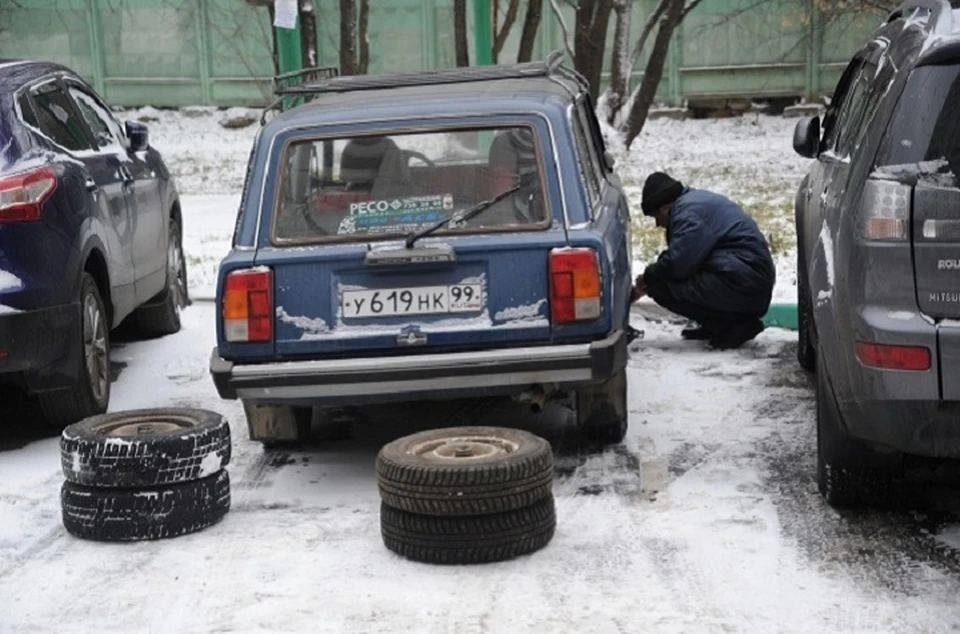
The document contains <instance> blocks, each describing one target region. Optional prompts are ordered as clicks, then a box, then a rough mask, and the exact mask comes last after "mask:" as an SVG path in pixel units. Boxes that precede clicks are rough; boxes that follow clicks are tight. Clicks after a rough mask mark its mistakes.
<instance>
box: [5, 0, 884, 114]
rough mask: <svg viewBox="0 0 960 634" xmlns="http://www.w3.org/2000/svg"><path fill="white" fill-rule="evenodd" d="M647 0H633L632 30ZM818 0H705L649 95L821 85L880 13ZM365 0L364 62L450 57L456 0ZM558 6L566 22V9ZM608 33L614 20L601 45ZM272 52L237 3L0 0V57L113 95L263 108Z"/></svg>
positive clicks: (321, 18) (553, 39)
mask: <svg viewBox="0 0 960 634" xmlns="http://www.w3.org/2000/svg"><path fill="white" fill-rule="evenodd" d="M655 2H656V0H640V1H638V2H636V6H635V11H634V16H633V25H632V26H633V28H632V32H633V33H634V36H635V35H636V34H637V33H639V31H640V30H641V29H642V27H643V24H644V22H645V21H646V16H647V15H648V12H649V11H650V10H651V8H652V6H653V5H654V4H655ZM558 4H562V5H564V6H566V3H558ZM819 4H820V3H819V2H817V1H816V0H769V1H768V2H762V3H758V2H757V0H704V1H703V2H702V4H701V5H700V6H699V7H698V8H697V9H696V10H695V11H694V12H692V13H691V14H690V16H689V17H688V18H687V20H686V21H685V22H684V25H683V27H682V28H681V29H679V30H678V32H677V34H676V39H675V41H674V44H673V46H671V52H670V56H669V60H668V66H667V68H666V70H665V73H664V80H663V82H662V84H661V86H660V91H659V95H658V98H659V100H660V101H664V102H669V103H680V102H682V101H684V100H687V99H693V98H713V97H725V96H747V97H765V96H766V97H770V96H789V95H805V96H811V95H817V94H821V93H825V92H829V91H830V90H831V89H832V87H833V86H834V85H835V83H836V81H837V78H838V77H839V73H840V72H841V71H842V69H843V66H844V65H845V63H846V61H847V60H848V59H849V58H850V57H851V56H852V54H853V52H854V51H855V50H856V49H857V48H858V47H859V46H860V44H861V43H862V42H863V40H864V39H865V38H866V37H867V36H868V34H869V33H870V31H871V30H872V29H873V28H875V27H876V26H877V24H878V23H879V19H880V18H879V16H878V15H877V14H862V13H861V14H858V15H842V16H835V15H832V14H828V13H822V12H820V11H818V10H816V9H815V7H816V6H818V5H819ZM370 5H371V7H370V27H369V41H370V69H369V70H370V72H384V71H394V70H417V69H430V68H440V67H448V66H453V65H454V41H453V27H452V25H453V8H452V5H453V2H452V0H372V1H371V3H370ZM314 7H315V12H316V15H317V31H318V40H319V41H318V58H319V59H318V63H319V64H320V65H338V50H339V47H338V37H339V36H338V34H339V23H338V22H339V20H338V15H339V3H338V2H337V0H314ZM564 11H565V13H564V16H565V18H564V21H565V22H566V24H567V27H568V29H572V28H573V24H574V16H573V12H572V10H571V9H569V8H565V9H564ZM472 14H473V12H472V11H468V12H467V15H468V31H470V30H471V29H472V18H473V15H472ZM522 20H523V10H521V16H520V18H519V19H518V20H517V24H516V25H515V26H514V29H513V32H512V34H511V36H510V37H509V38H508V40H507V42H506V45H505V47H504V51H503V52H502V53H501V55H500V60H501V61H509V60H513V59H515V58H516V51H517V48H518V46H519V39H520V30H521V25H522ZM612 36H613V28H612V20H611V28H610V33H609V38H610V44H611V45H612ZM559 48H563V30H562V27H561V25H560V23H559V21H558V20H556V18H555V17H554V15H553V13H552V11H551V10H550V2H544V20H543V24H542V26H541V29H540V33H539V35H538V37H537V41H536V44H535V48H534V56H535V57H540V58H542V57H545V56H546V54H547V53H548V52H549V51H551V50H555V49H559ZM271 50H272V44H271V25H270V23H269V18H268V15H267V11H266V10H265V9H263V8H256V7H252V6H250V5H248V4H247V3H246V2H245V1H244V0H16V1H15V3H14V2H13V0H0V57H18V58H22V57H31V58H38V59H48V60H53V61H57V62H60V63H63V64H65V65H67V66H70V67H72V68H73V69H75V70H76V71H77V72H79V73H80V74H82V75H83V76H84V77H85V78H86V79H87V80H88V81H90V82H91V83H93V84H94V86H95V87H96V88H97V89H98V90H99V91H100V92H101V93H102V94H103V95H104V96H105V98H106V99H107V100H108V101H109V102H110V103H113V104H116V105H124V106H133V105H145V104H152V105H155V106H183V105H188V104H216V105H262V104H264V103H265V102H266V101H267V100H268V97H269V90H270V84H269V78H270V76H271V75H272V66H271ZM470 50H471V51H473V43H472V36H471V43H470ZM607 56H608V57H609V46H608V54H607ZM606 66H607V72H606V73H605V75H607V76H608V75H609V68H608V67H609V61H608V62H607V63H606ZM642 67H643V65H642V63H641V64H638V65H637V72H635V73H634V80H636V78H637V77H639V72H640V70H642Z"/></svg>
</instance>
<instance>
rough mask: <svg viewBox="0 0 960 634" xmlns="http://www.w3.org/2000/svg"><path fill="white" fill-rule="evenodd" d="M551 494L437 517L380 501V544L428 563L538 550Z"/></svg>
mask: <svg viewBox="0 0 960 634" xmlns="http://www.w3.org/2000/svg"><path fill="white" fill-rule="evenodd" d="M556 526H557V515H556V510H555V508H554V502H553V496H552V495H551V496H548V497H546V498H543V499H542V500H540V501H539V502H537V503H536V504H533V505H532V506H528V507H526V508H521V509H515V510H512V511H506V512H504V513H496V514H493V515H467V516H448V517H437V516H433V515H418V514H415V513H407V512H406V511H401V510H399V509H395V508H391V507H390V506H388V505H386V504H381V505H380V533H381V536H382V538H383V543H384V545H385V546H386V547H387V548H388V549H390V550H392V551H393V552H395V553H397V554H398V555H400V556H402V557H406V558H407V559H412V560H414V561H421V562H425V563H433V564H481V563H490V562H494V561H505V560H507V559H513V558H515V557H519V556H521V555H527V554H530V553H532V552H535V551H537V550H540V549H541V548H543V547H544V546H546V545H547V544H548V543H550V540H551V539H553V534H554V532H555V531H556Z"/></svg>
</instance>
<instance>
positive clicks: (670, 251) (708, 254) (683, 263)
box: [644, 189, 776, 306]
mask: <svg viewBox="0 0 960 634" xmlns="http://www.w3.org/2000/svg"><path fill="white" fill-rule="evenodd" d="M702 272H707V273H712V274H715V276H716V277H719V278H721V280H722V282H723V284H722V285H718V287H717V292H718V293H729V294H731V295H735V296H736V297H731V300H736V301H739V302H743V301H745V300H754V301H756V302H757V305H758V306H765V305H767V304H769V302H770V297H771V295H772V294H773V285H774V282H775V281H776V267H775V266H774V264H773V258H772V257H771V255H770V248H769V246H768V245H767V240H766V238H765V237H764V236H763V234H762V233H761V232H760V228H759V227H757V223H756V222H754V220H753V218H751V217H750V216H749V215H748V214H747V213H746V212H744V211H743V210H742V209H741V208H740V207H739V206H738V205H737V204H736V203H734V202H733V201H731V200H729V199H728V198H725V197H724V196H721V195H719V194H714V193H712V192H708V191H704V190H702V189H687V190H686V191H684V193H683V195H682V196H680V198H679V199H677V202H676V203H675V204H674V207H673V211H671V212H670V220H669V223H668V226H667V250H666V251H664V252H663V253H661V254H660V257H659V258H658V259H657V261H656V262H654V263H653V264H651V265H650V266H648V267H647V269H646V271H644V281H645V282H646V283H647V285H648V286H652V285H656V284H658V283H664V282H666V283H669V282H670V281H677V280H685V279H688V278H692V277H694V276H695V275H697V274H698V273H702ZM709 277H714V276H713V275H711V276H709ZM711 303H712V302H711ZM750 303H751V304H752V303H753V302H752V301H751V302H750Z"/></svg>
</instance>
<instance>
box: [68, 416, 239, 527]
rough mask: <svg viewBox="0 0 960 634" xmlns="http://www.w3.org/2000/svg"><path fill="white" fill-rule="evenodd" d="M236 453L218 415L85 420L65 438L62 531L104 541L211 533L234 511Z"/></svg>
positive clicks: (226, 424) (76, 425)
mask: <svg viewBox="0 0 960 634" xmlns="http://www.w3.org/2000/svg"><path fill="white" fill-rule="evenodd" d="M230 453H231V437H230V426H229V424H228V422H227V420H226V419H225V418H224V417H223V416H221V415H220V414H217V413H216V412H211V411H207V410H198V409H182V408H175V409H151V410H134V411H128V412H121V413H116V414H103V415H100V416H92V417H90V418H87V419H84V420H82V421H80V422H79V423H76V424H74V425H71V426H69V427H67V428H66V429H65V430H64V431H63V434H62V436H61V438H60V459H61V465H62V469H63V474H64V476H65V478H66V481H65V482H64V483H63V487H62V489H61V492H60V502H61V509H62V514H63V525H64V527H65V528H66V529H67V531H68V532H70V533H71V534H73V535H75V536H77V537H81V538H84V539H92V540H98V541H136V540H148V539H160V538H164V537H176V536H178V535H185V534H187V533H193V532H195V531H198V530H200V529H203V528H206V527H208V526H211V525H213V524H215V523H217V522H218V521H220V520H221V519H222V518H223V516H224V515H226V513H227V511H229V510H230V476H229V474H228V473H227V471H226V469H225V468H224V467H226V466H227V464H229V462H230Z"/></svg>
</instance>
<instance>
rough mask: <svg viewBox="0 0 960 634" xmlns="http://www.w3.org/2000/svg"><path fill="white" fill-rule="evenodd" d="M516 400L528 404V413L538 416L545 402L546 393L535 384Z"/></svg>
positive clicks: (540, 386) (541, 387)
mask: <svg viewBox="0 0 960 634" xmlns="http://www.w3.org/2000/svg"><path fill="white" fill-rule="evenodd" d="M516 400H517V401H519V402H521V403H530V411H531V412H533V413H534V414H539V413H540V412H541V411H543V406H544V404H545V403H546V402H547V391H546V390H544V389H543V386H542V385H540V384H539V383H537V384H536V385H534V386H533V387H531V388H530V389H529V390H526V391H524V392H522V393H521V394H520V395H519V396H518V397H517V399H516Z"/></svg>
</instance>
